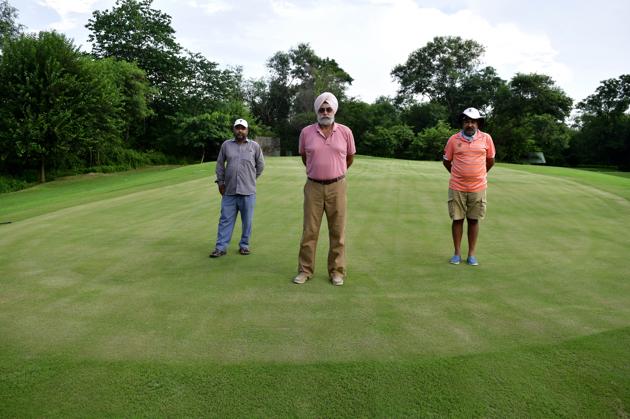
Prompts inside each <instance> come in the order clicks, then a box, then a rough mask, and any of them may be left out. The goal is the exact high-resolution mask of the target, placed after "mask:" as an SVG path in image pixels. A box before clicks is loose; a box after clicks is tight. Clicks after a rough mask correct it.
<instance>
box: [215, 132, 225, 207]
mask: <svg viewBox="0 0 630 419" xmlns="http://www.w3.org/2000/svg"><path fill="white" fill-rule="evenodd" d="M224 144H225V143H224ZM215 172H216V174H217V180H216V182H217V185H218V186H219V193H220V194H221V195H223V194H224V193H225V151H224V145H221V150H219V155H218V156H217V167H216V169H215Z"/></svg>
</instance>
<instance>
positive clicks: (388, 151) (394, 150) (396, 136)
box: [357, 125, 416, 158]
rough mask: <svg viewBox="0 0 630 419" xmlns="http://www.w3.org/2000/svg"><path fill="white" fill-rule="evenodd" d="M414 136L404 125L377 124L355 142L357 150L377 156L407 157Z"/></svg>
mask: <svg viewBox="0 0 630 419" xmlns="http://www.w3.org/2000/svg"><path fill="white" fill-rule="evenodd" d="M415 138H416V136H415V134H414V132H413V131H412V130H411V128H410V127H408V126H406V125H394V126H391V127H383V126H377V127H375V128H374V129H373V130H371V131H368V132H367V133H366V134H365V136H364V140H363V141H362V142H360V143H358V144H357V152H358V153H360V154H367V155H370V156H378V157H397V158H408V157H410V156H408V148H409V146H410V145H411V144H412V143H413V142H414V140H415Z"/></svg>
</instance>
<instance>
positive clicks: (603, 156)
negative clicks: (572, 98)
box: [571, 74, 630, 170]
mask: <svg viewBox="0 0 630 419" xmlns="http://www.w3.org/2000/svg"><path fill="white" fill-rule="evenodd" d="M577 108H578V110H579V111H580V115H579V117H578V121H579V124H580V125H581V130H580V131H579V132H578V133H577V134H576V136H575V138H574V141H573V143H572V150H571V151H572V159H573V163H574V164H577V163H580V164H605V165H615V166H617V167H618V168H620V169H622V170H630V115H628V109H629V108H630V75H628V74H623V75H621V76H619V77H618V78H616V79H608V80H604V81H602V82H601V84H600V86H599V87H598V88H597V89H596V90H595V93H594V94H592V95H590V96H588V97H587V98H586V99H584V100H583V101H581V102H580V103H578V105H577Z"/></svg>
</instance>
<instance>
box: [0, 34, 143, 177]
mask: <svg viewBox="0 0 630 419" xmlns="http://www.w3.org/2000/svg"><path fill="white" fill-rule="evenodd" d="M109 64H111V63H106V62H96V61H93V60H92V59H90V58H88V57H85V56H84V55H83V54H81V53H80V52H79V51H78V49H77V48H76V47H75V46H74V45H73V44H72V42H71V41H69V40H68V39H67V38H65V36H63V35H61V34H58V33H56V32H40V33H39V34H38V35H21V36H19V37H18V38H16V39H14V40H10V41H8V42H5V49H4V51H3V54H2V56H1V57H0V84H1V85H2V86H3V88H2V89H0V92H1V93H0V102H1V103H2V104H3V106H2V107H0V121H1V123H2V129H0V145H1V146H2V147H1V148H2V155H0V160H1V161H2V162H3V163H4V164H5V165H6V166H5V168H6V167H11V168H17V169H19V170H18V171H23V170H28V169H35V168H36V169H37V170H38V172H39V179H40V181H41V182H44V181H46V173H47V168H48V167H50V166H53V167H55V166H56V167H59V166H60V165H61V164H63V163H64V162H65V163H67V162H73V161H77V160H80V158H81V155H82V154H83V153H86V152H87V150H98V149H103V147H105V145H106V144H112V143H114V144H116V143H118V142H119V141H120V138H121V133H122V132H123V131H124V129H125V126H126V123H128V122H129V121H130V119H125V117H123V115H125V113H126V112H127V111H128V112H131V113H133V112H134V111H133V109H132V108H133V106H132V105H131V104H129V103H128V104H125V99H124V93H123V92H122V90H121V89H120V88H119V86H118V84H117V78H116V77H113V76H112V73H114V71H113V70H111V68H108V65H109ZM134 100H137V98H135V99H134ZM126 106H127V107H126ZM129 118H131V117H129ZM18 174H19V173H18Z"/></svg>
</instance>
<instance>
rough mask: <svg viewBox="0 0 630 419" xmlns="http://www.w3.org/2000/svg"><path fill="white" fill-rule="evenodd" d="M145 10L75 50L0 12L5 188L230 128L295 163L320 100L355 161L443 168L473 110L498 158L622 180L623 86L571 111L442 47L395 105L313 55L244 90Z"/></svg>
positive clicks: (120, 10)
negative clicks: (270, 142) (369, 98)
mask: <svg viewBox="0 0 630 419" xmlns="http://www.w3.org/2000/svg"><path fill="white" fill-rule="evenodd" d="M151 6H152V0H117V2H116V4H115V5H114V6H113V7H112V8H111V9H107V10H97V11H94V12H93V13H92V18H91V19H89V21H88V22H87V24H86V27H87V28H88V29H89V31H90V34H89V38H88V41H89V42H91V44H92V50H91V51H90V52H84V51H80V50H79V49H78V48H77V47H75V46H74V42H73V40H70V39H68V38H67V37H66V36H64V35H63V34H61V33H58V32H55V31H42V32H39V33H37V34H35V33H27V32H26V31H25V29H24V27H23V26H22V25H20V24H19V23H18V16H19V13H18V10H17V9H16V8H14V7H13V6H11V5H10V4H9V2H8V0H2V1H0V48H1V49H0V54H1V55H0V86H1V92H0V99H1V101H0V176H3V179H5V181H6V179H9V178H11V179H24V180H34V179H38V180H39V181H42V182H43V181H45V180H46V179H47V176H50V174H51V173H52V175H53V176H54V175H55V174H59V173H65V172H71V173H80V172H81V171H92V170H101V171H106V170H118V169H124V168H129V167H136V166H139V165H145V164H162V163H173V162H188V161H193V160H197V161H204V160H208V159H212V158H214V157H215V156H216V153H217V152H218V148H219V146H220V144H221V142H222V141H223V140H224V139H226V138H229V137H230V136H231V131H230V125H231V122H232V121H233V120H234V119H236V118H239V117H243V118H246V119H248V120H249V121H251V128H250V133H251V134H250V135H251V136H256V135H267V136H274V137H278V138H280V139H281V145H282V154H284V155H289V154H295V153H296V152H297V138H298V134H299V130H300V129H301V128H302V127H303V126H305V125H306V124H309V123H312V121H313V119H314V115H313V109H312V103H313V100H314V98H315V97H316V96H317V95H318V94H319V93H321V92H322V91H331V92H333V93H334V94H335V95H336V96H337V97H338V98H339V99H340V102H341V103H342V104H343V105H342V106H341V107H340V110H339V113H338V114H337V120H338V121H339V122H341V123H344V124H347V125H348V126H350V127H351V128H352V129H353V132H354V134H355V141H356V145H357V151H358V152H359V153H360V154H367V155H373V156H384V157H394V158H404V159H423V160H439V159H441V155H442V149H443V147H444V144H445V141H446V139H447V138H448V137H449V136H450V135H451V134H452V133H454V132H456V131H457V130H458V126H457V116H458V114H459V112H461V110H462V109H464V108H466V107H469V106H474V107H476V108H478V109H480V110H482V111H484V112H485V113H486V114H487V124H486V130H487V131H489V132H491V133H492V135H493V138H494V139H495V143H496V146H497V159H498V160H499V161H505V162H522V161H523V160H525V159H526V158H527V156H528V155H529V153H531V152H543V153H544V155H545V158H546V160H547V163H549V164H553V165H567V166H578V165H604V166H614V167H617V168H619V169H622V170H630V116H629V115H628V108H629V106H630V75H621V76H619V77H618V78H612V79H609V80H605V81H602V82H601V85H600V86H599V87H598V88H597V90H596V91H595V92H594V93H593V94H592V95H590V96H588V97H587V98H586V99H584V100H583V101H581V102H579V103H577V104H576V105H575V106H574V104H573V100H572V99H571V98H570V97H569V96H568V95H567V94H566V93H565V92H564V91H563V90H562V89H561V88H560V87H559V86H558V85H557V84H556V82H555V81H554V80H553V79H552V78H551V77H549V76H547V75H544V74H535V73H532V74H521V73H519V74H516V75H514V76H513V77H512V79H511V80H508V81H506V80H503V79H501V78H500V77H499V76H498V75H497V72H496V70H495V69H494V68H493V67H490V66H485V67H484V66H482V65H481V62H482V60H481V59H482V57H483V54H484V52H485V48H484V46H483V45H481V44H479V43H477V42H476V41H474V40H466V39H462V38H460V37H454V36H443V37H435V38H434V39H433V40H432V41H431V42H428V43H427V44H426V45H424V46H423V47H421V48H419V49H417V50H415V51H413V52H412V53H411V54H410V55H409V58H408V59H407V61H406V62H405V63H402V64H399V65H397V66H396V67H395V68H393V69H392V72H391V76H392V77H393V78H394V80H396V81H397V82H398V84H399V90H398V92H397V94H396V95H395V96H394V97H380V98H378V99H376V100H375V101H374V102H373V103H366V102H364V101H361V100H359V99H356V98H353V97H350V96H349V95H348V94H347V90H348V88H349V86H350V85H351V84H352V82H353V78H352V76H351V75H350V74H348V73H347V72H346V71H345V70H344V69H342V68H341V67H340V66H339V64H338V63H337V62H336V61H335V60H334V59H332V58H328V57H326V58H322V57H320V56H318V55H317V54H316V53H315V52H314V51H313V49H312V48H311V47H310V45H309V44H305V43H300V44H298V45H297V46H296V47H294V48H291V49H289V50H288V51H278V52H276V53H275V54H274V55H273V56H272V57H270V58H269V59H268V61H267V63H266V64H267V69H268V75H267V76H266V77H263V78H260V79H256V80H252V79H250V80H245V79H244V77H243V75H242V69H241V68H240V67H229V68H220V67H219V65H218V64H217V63H215V62H212V61H210V60H208V59H207V58H206V57H204V56H202V55H201V54H199V53H195V52H191V51H188V50H186V49H184V48H183V47H182V46H181V45H180V44H179V43H178V42H177V40H176V38H175V31H174V30H173V28H172V26H171V17H170V16H169V15H167V14H165V13H163V12H161V11H160V10H156V9H154V8H152V7H151Z"/></svg>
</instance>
